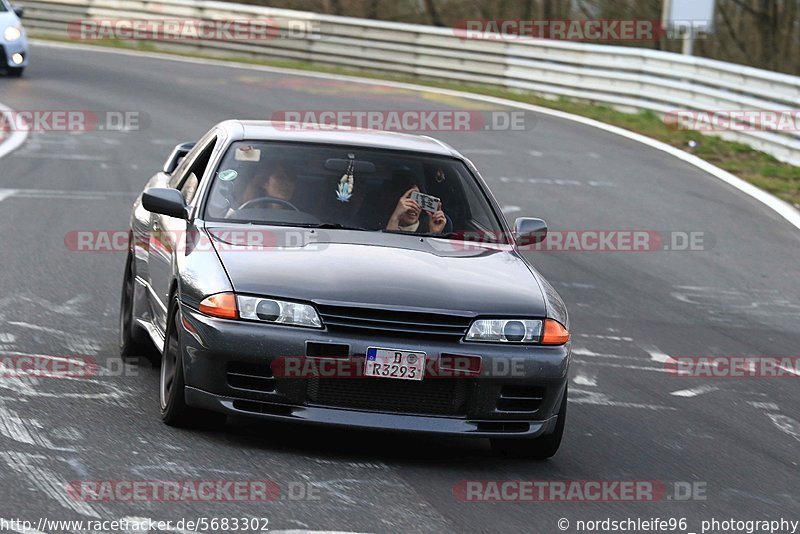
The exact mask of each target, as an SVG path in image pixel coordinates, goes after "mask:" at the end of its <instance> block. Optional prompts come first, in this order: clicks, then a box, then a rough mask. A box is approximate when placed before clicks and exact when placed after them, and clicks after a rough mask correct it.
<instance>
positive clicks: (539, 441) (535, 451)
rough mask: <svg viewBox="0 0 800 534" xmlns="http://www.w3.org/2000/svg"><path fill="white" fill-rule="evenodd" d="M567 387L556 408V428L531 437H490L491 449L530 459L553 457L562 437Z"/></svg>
mask: <svg viewBox="0 0 800 534" xmlns="http://www.w3.org/2000/svg"><path fill="white" fill-rule="evenodd" d="M567 389H568V388H565V389H564V397H563V398H562V400H561V406H560V407H559V409H558V419H557V420H556V428H555V430H554V431H553V432H552V433H551V434H545V435H543V436H539V437H536V438H532V439H507V438H492V439H491V440H490V441H491V444H492V450H494V451H495V452H499V453H500V454H503V455H505V456H512V457H516V458H528V459H531V460H547V459H548V458H551V457H553V456H554V455H555V454H556V452H558V448H559V447H560V446H561V439H562V438H563V437H564V425H565V424H566V420H567Z"/></svg>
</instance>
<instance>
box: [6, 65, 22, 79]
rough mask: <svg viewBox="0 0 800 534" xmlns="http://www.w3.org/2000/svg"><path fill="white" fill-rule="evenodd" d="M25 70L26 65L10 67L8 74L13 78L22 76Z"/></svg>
mask: <svg viewBox="0 0 800 534" xmlns="http://www.w3.org/2000/svg"><path fill="white" fill-rule="evenodd" d="M23 72H25V67H9V68H8V75H9V76H11V77H12V78H22V73H23Z"/></svg>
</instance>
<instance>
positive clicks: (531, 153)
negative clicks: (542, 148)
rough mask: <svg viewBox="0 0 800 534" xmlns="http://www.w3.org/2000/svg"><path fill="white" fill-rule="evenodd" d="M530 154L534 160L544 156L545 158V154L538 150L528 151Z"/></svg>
mask: <svg viewBox="0 0 800 534" xmlns="http://www.w3.org/2000/svg"><path fill="white" fill-rule="evenodd" d="M528 154H530V155H531V156H533V157H534V158H541V157H542V156H544V154H543V153H541V152H539V151H538V150H528Z"/></svg>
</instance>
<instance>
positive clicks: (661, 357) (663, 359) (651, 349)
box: [642, 345, 675, 363]
mask: <svg viewBox="0 0 800 534" xmlns="http://www.w3.org/2000/svg"><path fill="white" fill-rule="evenodd" d="M642 348H643V349H644V350H645V351H646V352H647V353H648V354H649V355H650V359H651V360H652V361H654V362H658V363H675V360H674V359H673V358H672V357H670V356H668V355H667V354H664V353H663V352H661V350H659V348H658V347H656V346H655V345H643V346H642Z"/></svg>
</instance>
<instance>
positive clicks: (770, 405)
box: [747, 401, 780, 412]
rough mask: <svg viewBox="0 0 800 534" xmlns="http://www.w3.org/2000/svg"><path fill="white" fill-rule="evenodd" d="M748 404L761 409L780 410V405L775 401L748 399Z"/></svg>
mask: <svg viewBox="0 0 800 534" xmlns="http://www.w3.org/2000/svg"><path fill="white" fill-rule="evenodd" d="M747 404H749V405H750V406H752V407H753V408H758V409H759V410H769V411H771V412H777V411H778V410H780V407H779V406H778V405H777V404H775V403H774V402H756V401H748V402H747Z"/></svg>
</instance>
